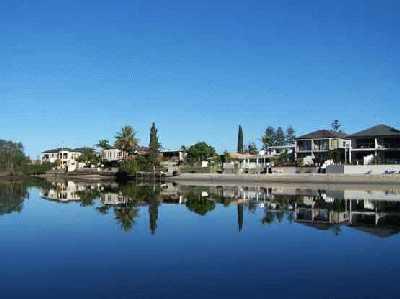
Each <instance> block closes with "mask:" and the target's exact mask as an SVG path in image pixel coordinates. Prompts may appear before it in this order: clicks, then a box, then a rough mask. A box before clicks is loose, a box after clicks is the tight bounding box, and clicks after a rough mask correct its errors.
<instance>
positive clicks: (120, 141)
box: [114, 126, 138, 154]
mask: <svg viewBox="0 0 400 299" xmlns="http://www.w3.org/2000/svg"><path fill="white" fill-rule="evenodd" d="M115 139H116V140H115V144H114V145H115V147H116V148H118V149H120V150H121V151H123V152H125V153H128V154H132V153H133V152H134V151H135V150H136V149H137V147H138V139H137V138H136V132H135V130H134V129H133V128H132V127H131V126H125V127H123V128H122V129H121V132H118V133H117V135H116V136H115Z"/></svg>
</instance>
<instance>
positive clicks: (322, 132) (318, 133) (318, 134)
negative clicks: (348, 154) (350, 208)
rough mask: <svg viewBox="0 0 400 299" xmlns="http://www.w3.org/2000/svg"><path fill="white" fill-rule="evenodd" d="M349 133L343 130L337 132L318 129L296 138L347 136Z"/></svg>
mask: <svg viewBox="0 0 400 299" xmlns="http://www.w3.org/2000/svg"><path fill="white" fill-rule="evenodd" d="M346 137H347V134H346V133H343V132H335V131H330V130H318V131H314V132H311V133H308V134H305V135H302V136H300V137H297V138H296V139H322V138H346Z"/></svg>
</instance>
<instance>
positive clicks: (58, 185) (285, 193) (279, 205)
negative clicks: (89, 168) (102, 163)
mask: <svg viewBox="0 0 400 299" xmlns="http://www.w3.org/2000/svg"><path fill="white" fill-rule="evenodd" d="M387 189H388V188H386V189H385V188H383V187H381V190H365V189H363V188H361V189H360V188H353V189H351V188H347V189H346V190H343V189H340V188H337V189H335V188H330V189H328V190H318V189H306V188H304V187H302V188H299V187H292V186H288V185H275V186H253V187H246V186H236V185H235V186H215V185H211V186H185V185H179V184H174V183H167V184H162V185H135V184H128V185H118V184H116V183H108V184H89V183H75V182H72V181H68V182H53V183H51V187H50V188H47V189H42V192H41V194H42V197H43V198H47V199H50V200H55V201H60V202H69V201H80V202H81V205H83V206H89V205H93V204H95V203H96V202H97V204H96V205H98V204H101V206H100V207H99V206H97V207H96V209H98V210H99V212H100V213H101V214H107V213H108V211H109V210H110V209H112V210H114V213H115V214H116V218H118V219H120V221H121V222H123V227H124V229H127V228H131V227H132V226H133V223H134V222H135V217H139V213H138V209H139V208H140V207H146V208H147V213H148V215H149V231H150V232H151V233H152V234H154V233H155V232H156V230H157V227H158V220H159V208H160V206H162V205H185V206H186V207H187V209H188V210H190V211H191V212H194V213H196V214H198V215H200V216H205V215H206V214H208V213H212V211H213V210H214V209H215V208H216V207H217V205H220V206H223V207H228V206H231V205H236V206H237V207H235V212H234V214H233V215H232V216H233V217H236V218H237V219H236V223H237V229H238V231H239V232H240V231H243V230H244V228H245V223H246V217H255V216H254V215H256V214H255V213H254V212H255V211H256V210H258V209H261V210H263V213H264V216H263V218H262V219H261V220H260V221H261V222H262V223H263V224H265V225H269V224H272V223H281V222H283V221H284V220H285V219H287V220H288V221H289V222H290V223H291V222H293V221H294V222H295V223H299V224H303V225H307V226H309V227H314V228H317V229H322V230H328V229H333V230H334V231H335V233H336V234H339V233H340V227H341V226H343V225H345V226H346V227H350V228H354V229H357V230H360V231H364V232H367V233H370V234H373V235H376V236H380V237H386V236H390V235H392V234H395V233H398V232H400V189H396V188H392V189H390V188H389V190H387ZM246 211H248V212H250V213H251V214H252V215H251V216H248V215H247V214H246Z"/></svg>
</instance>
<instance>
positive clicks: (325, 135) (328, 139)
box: [295, 130, 351, 163]
mask: <svg viewBox="0 0 400 299" xmlns="http://www.w3.org/2000/svg"><path fill="white" fill-rule="evenodd" d="M350 145H351V143H350V140H348V138H347V135H346V134H344V133H341V132H334V131H329V130H319V131H315V132H312V133H309V134H305V135H303V136H300V137H298V138H296V149H295V156H296V159H299V158H300V159H301V158H305V157H308V156H311V157H313V158H314V159H315V160H316V161H317V163H322V162H324V161H326V160H329V159H331V157H330V153H331V152H332V151H336V152H337V154H338V155H339V156H338V158H339V159H340V160H341V161H342V162H348V161H350V155H349V154H350Z"/></svg>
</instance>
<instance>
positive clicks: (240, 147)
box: [237, 125, 244, 153]
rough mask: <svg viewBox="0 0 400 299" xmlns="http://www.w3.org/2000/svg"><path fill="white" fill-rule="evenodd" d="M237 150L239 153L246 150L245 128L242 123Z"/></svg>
mask: <svg viewBox="0 0 400 299" xmlns="http://www.w3.org/2000/svg"><path fill="white" fill-rule="evenodd" d="M237 152H238V153H243V152H244V145H243V129H242V126H241V125H239V132H238V144H237Z"/></svg>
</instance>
